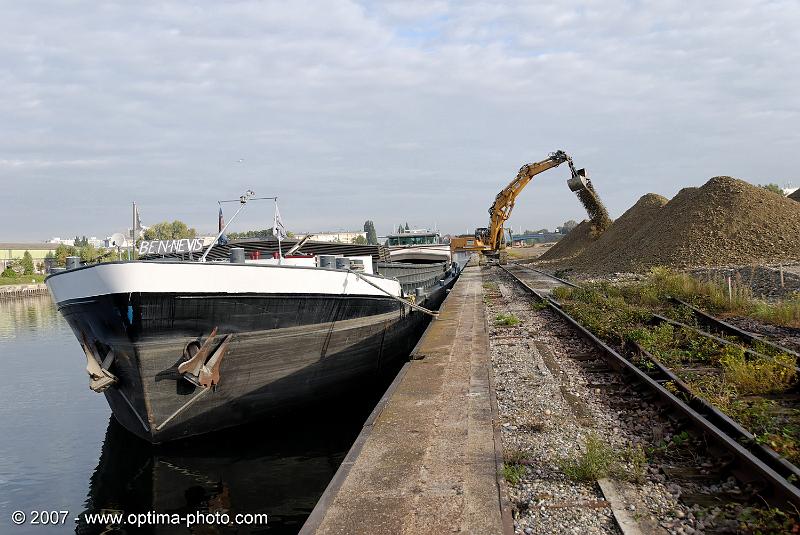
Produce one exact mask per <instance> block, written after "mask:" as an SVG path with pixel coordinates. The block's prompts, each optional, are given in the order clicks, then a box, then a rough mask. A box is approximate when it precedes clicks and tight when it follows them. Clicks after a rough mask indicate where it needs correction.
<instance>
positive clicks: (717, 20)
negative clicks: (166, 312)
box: [0, 0, 800, 241]
mask: <svg viewBox="0 0 800 535" xmlns="http://www.w3.org/2000/svg"><path fill="white" fill-rule="evenodd" d="M689 6H691V7H689ZM798 25H800V3H798V2H796V1H763V2H758V1H740V0H725V1H715V0H710V1H703V2H693V3H690V4H687V3H686V2H679V1H668V0H664V1H659V2H641V1H633V0H628V1H621V0H602V1H600V0H584V1H571V0H566V1H562V2H550V3H543V2H508V3H505V4H504V3H501V2H497V1H489V2H480V1H457V2H456V1H453V2H445V1H433V0H428V1H419V2H416V1H401V2H388V1H387V2H375V3H372V2H354V1H345V0H340V1H331V2H326V1H319V2H302V1H293V2H267V1H264V2H256V1H243V2H235V1H231V2H210V1H209V2H200V1H198V2H189V1H183V2H174V3H169V2H94V1H92V2H80V1H69V2H66V1H65V2H57V1H38V0H25V1H24V2H23V1H19V2H17V1H8V2H4V3H3V9H2V16H0V35H2V38H0V241H9V240H37V241H38V240H44V239H47V238H49V237H51V236H61V237H67V236H74V235H75V234H87V235H96V236H105V235H108V234H110V233H112V232H114V231H117V230H122V229H124V228H125V227H126V226H128V225H129V220H130V203H131V201H134V200H135V201H137V203H138V204H139V206H140V212H141V216H142V219H143V221H144V223H145V224H147V223H154V222H157V221H162V220H165V219H175V218H179V219H182V220H184V221H186V222H187V223H189V224H190V225H194V226H196V227H197V228H198V229H199V230H201V231H203V230H206V231H208V230H211V229H213V228H214V227H215V226H216V217H217V204H216V201H217V200H218V199H224V198H232V197H237V196H238V195H239V194H240V193H241V192H242V191H244V190H245V189H248V188H251V189H253V190H255V191H256V193H258V194H260V195H278V196H279V197H280V206H281V213H282V214H283V219H284V221H285V223H286V224H287V226H288V227H289V228H290V229H293V230H297V231H303V230H320V229H347V228H358V227H360V226H361V225H362V224H363V222H364V220H365V219H373V220H375V222H376V226H377V228H378V231H379V233H384V232H387V231H388V230H390V229H391V228H392V227H394V226H396V225H397V223H399V222H403V223H405V222H406V221H408V222H409V223H410V224H411V225H412V226H415V227H433V226H434V225H437V226H438V227H439V228H440V229H442V230H444V231H447V232H464V231H468V230H470V229H473V228H474V227H476V226H482V225H485V224H486V221H487V218H488V215H487V213H486V210H487V208H488V205H489V204H490V202H491V201H492V200H493V199H494V196H495V194H496V193H497V191H499V189H500V188H501V187H502V186H504V185H505V184H506V183H507V182H508V181H509V180H510V179H511V178H512V177H513V176H514V175H515V174H516V172H517V170H518V168H519V167H520V166H521V165H522V164H524V163H526V162H530V161H536V160H540V159H542V158H544V157H546V156H547V154H548V153H549V152H551V151H553V150H556V149H564V150H566V151H567V152H568V153H570V154H571V155H572V156H573V158H574V159H575V161H576V163H577V164H578V165H579V166H581V167H586V168H587V169H588V170H589V173H590V176H591V177H592V178H593V181H594V183H595V185H596V187H597V189H598V190H599V191H600V193H601V195H602V196H603V198H604V199H605V201H606V203H607V204H608V206H609V208H610V211H611V212H612V216H618V215H619V214H621V213H622V212H623V211H624V210H625V209H626V208H627V207H629V206H630V205H631V204H632V203H633V202H635V200H636V199H637V198H638V197H639V196H641V195H642V194H644V193H647V192H651V191H653V192H657V193H661V194H663V195H667V196H672V195H674V194H675V192H677V191H678V190H679V189H680V188H681V187H684V186H690V185H700V184H702V183H703V182H705V181H706V180H707V179H708V178H709V177H711V176H715V175H720V174H726V175H733V176H738V177H741V178H745V179H747V180H750V181H752V182H756V183H759V182H768V181H771V182H778V183H781V184H783V183H785V182H791V181H794V183H795V185H800V184H798V182H800V172H798V171H797V170H796V167H797V165H798V162H797V157H796V155H797V153H798V147H800V143H798V137H800V134H799V133H798V131H799V130H800V129H798V124H800V121H799V119H800V117H799V112H800V91H798V86H800V32H798V31H797V28H798ZM240 160H243V161H240ZM567 175H568V172H567V169H566V168H560V167H559V168H557V169H555V170H552V171H550V172H548V173H546V174H542V175H539V177H537V179H536V181H535V182H534V183H532V184H531V185H529V186H528V188H527V189H526V190H525V192H524V193H523V194H522V196H521V197H520V199H519V200H518V202H517V207H516V208H515V211H514V215H513V217H512V221H511V223H512V225H513V226H514V227H515V228H521V227H526V228H541V227H550V228H552V227H554V226H555V225H557V224H560V223H562V222H563V221H565V220H566V219H570V218H575V219H579V218H581V217H582V216H583V214H582V211H581V207H580V205H579V204H578V201H577V199H576V198H575V197H574V196H573V195H572V194H571V193H570V192H569V190H568V189H567V187H566V185H565V180H566V178H567ZM270 221H271V207H270V206H269V205H268V204H261V205H257V204H253V205H252V206H251V207H250V208H249V210H248V212H247V216H246V217H243V218H242V220H241V224H240V225H238V230H243V229H245V228H262V227H266V226H269V225H270Z"/></svg>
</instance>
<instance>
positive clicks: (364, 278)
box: [347, 269, 439, 318]
mask: <svg viewBox="0 0 800 535" xmlns="http://www.w3.org/2000/svg"><path fill="white" fill-rule="evenodd" d="M347 271H348V273H352V274H353V275H355V276H356V277H357V278H359V279H361V280H362V281H364V282H366V283H367V284H369V285H370V286H372V287H373V288H375V289H377V290H380V291H381V292H383V293H385V294H386V295H388V296H389V297H391V298H392V299H394V300H395V301H399V302H401V303H403V304H404V305H408V306H410V307H411V308H413V309H416V310H419V311H420V312H424V313H425V314H428V315H429V316H432V317H434V318H438V317H439V313H438V312H436V311H434V310H428V309H427V308H425V307H421V306H419V305H417V304H414V303H411V302H409V301H406V300H405V299H403V298H402V297H397V296H396V295H392V294H391V293H389V292H387V291H386V290H384V289H383V288H381V287H380V286H378V285H377V284H375V283H374V282H372V281H370V280H368V279H367V278H366V277H365V276H363V275H362V274H361V273H358V272H356V271H353V270H352V269H349V270H347Z"/></svg>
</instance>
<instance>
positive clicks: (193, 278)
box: [47, 262, 401, 303]
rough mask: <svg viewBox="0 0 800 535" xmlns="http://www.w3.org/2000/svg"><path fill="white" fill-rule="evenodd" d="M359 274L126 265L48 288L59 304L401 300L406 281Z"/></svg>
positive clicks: (71, 274)
mask: <svg viewBox="0 0 800 535" xmlns="http://www.w3.org/2000/svg"><path fill="white" fill-rule="evenodd" d="M361 276H363V277H366V278H368V279H369V281H370V282H372V283H373V284H376V285H378V286H379V287H380V288H381V289H382V290H385V292H386V293H384V292H381V290H379V289H377V288H374V287H373V286H371V285H369V284H367V283H366V282H364V281H363V280H361V279H360V278H359V277H357V276H356V275H354V274H353V273H348V272H346V271H338V270H331V269H319V268H305V267H297V266H268V265H267V266H265V265H248V264H222V263H205V264H201V263H191V262H172V263H168V262H120V263H110V264H97V265H94V266H91V267H87V268H82V269H78V270H75V271H67V272H64V273H60V274H56V275H53V276H51V277H50V278H48V279H47V286H48V287H49V288H50V293H52V294H53V298H54V300H55V301H56V303H61V302H64V301H69V300H72V299H80V298H86V297H93V296H97V295H108V294H117V293H123V294H125V293H134V292H142V293H181V294H193V293H202V294H208V293H228V294H238V293H250V294H253V293H255V294H283V295H285V294H327V295H374V296H386V294H387V293H388V294H390V295H393V296H400V294H401V289H400V283H398V282H397V281H396V280H392V279H386V278H383V277H378V276H372V275H361Z"/></svg>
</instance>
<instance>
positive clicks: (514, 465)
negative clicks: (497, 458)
mask: <svg viewBox="0 0 800 535" xmlns="http://www.w3.org/2000/svg"><path fill="white" fill-rule="evenodd" d="M526 456H527V453H526V452H525V451H524V450H521V449H518V448H514V449H508V450H505V451H503V468H502V475H503V479H505V480H506V481H507V482H508V483H509V484H511V485H517V484H519V482H520V481H522V478H523V477H525V474H527V473H528V469H527V468H525V458H526Z"/></svg>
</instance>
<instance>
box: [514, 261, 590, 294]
mask: <svg viewBox="0 0 800 535" xmlns="http://www.w3.org/2000/svg"><path fill="white" fill-rule="evenodd" d="M511 265H513V266H515V267H519V268H522V269H527V270H528V271H534V272H536V273H538V274H539V275H544V276H545V277H549V278H551V279H553V280H556V281H558V282H560V283H561V284H563V285H565V286H570V287H572V288H581V286H580V285H578V284H575V283H574V282H570V281H568V280H565V279H562V278H560V277H556V276H555V275H551V274H550V273H547V272H546V271H542V270H541V269H536V268H532V267H530V266H528V265H526V264H518V263H516V262H512V263H511ZM503 269H505V268H503Z"/></svg>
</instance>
